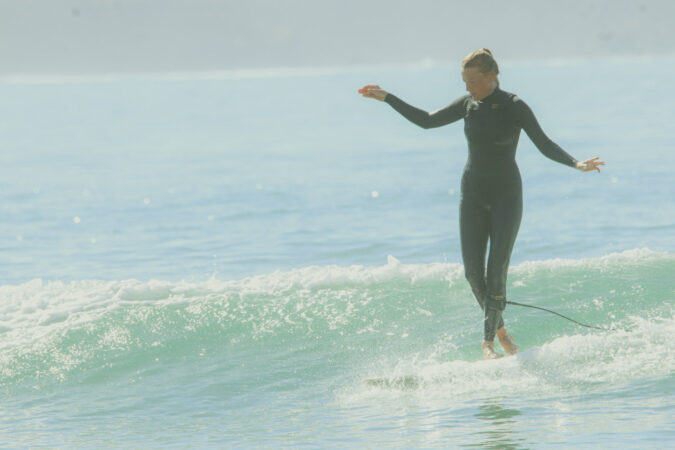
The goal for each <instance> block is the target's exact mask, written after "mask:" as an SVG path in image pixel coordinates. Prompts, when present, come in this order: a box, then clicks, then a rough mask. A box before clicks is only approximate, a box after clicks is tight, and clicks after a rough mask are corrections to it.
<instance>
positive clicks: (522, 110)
mask: <svg viewBox="0 0 675 450" xmlns="http://www.w3.org/2000/svg"><path fill="white" fill-rule="evenodd" d="M514 104H515V107H516V114H517V115H518V122H519V125H520V127H521V128H522V129H523V130H525V133H527V135H528V136H529V137H530V139H531V140H532V142H533V143H534V145H535V146H536V147H537V148H538V149H539V151H540V152H541V153H542V154H544V156H546V157H547V158H550V159H552V160H553V161H557V162H559V163H561V164H565V165H566V166H570V167H574V168H575V169H579V170H581V171H582V172H590V171H592V170H597V171H598V172H600V167H599V166H604V165H605V163H604V162H603V161H599V159H600V158H599V157H598V156H596V157H595V158H591V159H587V160H585V161H577V160H576V159H574V158H573V157H572V156H571V155H570V154H569V153H567V152H566V151H565V150H563V149H562V148H560V146H559V145H558V144H556V143H555V142H553V141H552V140H551V139H550V138H549V137H548V136H546V133H544V130H542V129H541V126H539V122H537V118H536V117H535V116H534V113H533V112H532V110H531V109H530V107H529V106H527V103H525V102H524V101H523V100H521V99H520V98H518V97H515V98H514Z"/></svg>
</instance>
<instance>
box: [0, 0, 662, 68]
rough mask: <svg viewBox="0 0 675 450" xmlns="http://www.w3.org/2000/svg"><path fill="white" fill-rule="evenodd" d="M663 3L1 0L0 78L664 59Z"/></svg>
mask: <svg viewBox="0 0 675 450" xmlns="http://www.w3.org/2000/svg"><path fill="white" fill-rule="evenodd" d="M674 20H675V1H673V0H652V1H650V0H642V1H640V0H596V1H594V0H567V1H558V2H551V1H546V0H510V1H504V0H481V1H480V2H472V1H465V0H464V1H455V0H445V1H442V0H415V1H400V0H67V1H65V0H0V74H5V75H7V74H86V73H94V74H100V73H119V72H148V71H192V70H195V71H205V70H227V69H242V68H262V67H290V66H340V65H345V64H368V63H375V64H380V63H401V62H419V61H422V60H425V59H432V60H437V61H458V60H460V59H461V58H462V57H463V56H464V55H466V54H467V53H468V52H469V51H471V50H473V49H475V48H479V47H489V48H491V49H492V50H493V52H494V53H495V55H496V56H497V57H498V59H501V60H503V59H528V58H589V57H593V56H595V55H600V56H612V55H644V54H658V53H667V54H673V53H675V31H674V30H673V28H675V27H673V21H674Z"/></svg>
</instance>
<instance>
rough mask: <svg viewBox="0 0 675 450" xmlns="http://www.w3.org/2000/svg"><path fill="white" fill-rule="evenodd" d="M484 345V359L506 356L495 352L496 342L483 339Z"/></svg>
mask: <svg viewBox="0 0 675 450" xmlns="http://www.w3.org/2000/svg"><path fill="white" fill-rule="evenodd" d="M482 347H483V359H497V358H501V357H502V356H504V355H500V354H499V353H497V352H495V344H494V342H489V341H483V345H482Z"/></svg>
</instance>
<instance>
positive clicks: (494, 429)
mask: <svg viewBox="0 0 675 450" xmlns="http://www.w3.org/2000/svg"><path fill="white" fill-rule="evenodd" d="M520 414H521V413H520V411H518V410H517V409H507V408H503V407H502V406H501V405H500V404H498V403H497V402H495V401H489V400H488V401H485V402H484V403H483V404H482V405H480V406H479V407H478V411H477V412H476V413H475V414H474V417H476V418H477V419H478V424H479V425H484V429H483V430H481V431H478V432H476V433H473V436H474V437H475V438H476V441H475V443H473V444H467V445H463V446H462V447H466V448H491V449H520V448H527V447H526V446H524V445H525V439H522V438H519V437H518V434H517V429H516V426H517V420H516V419H515V418H516V417H518V416H520Z"/></svg>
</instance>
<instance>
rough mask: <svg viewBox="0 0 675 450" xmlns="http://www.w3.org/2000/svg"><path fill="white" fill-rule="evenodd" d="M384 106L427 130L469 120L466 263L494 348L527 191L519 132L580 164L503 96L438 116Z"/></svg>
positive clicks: (464, 101) (558, 157)
mask: <svg viewBox="0 0 675 450" xmlns="http://www.w3.org/2000/svg"><path fill="white" fill-rule="evenodd" d="M385 101H386V102H387V103H388V104H389V105H391V106H392V107H393V108H394V109H395V110H396V111H398V112H399V113H401V114H402V115H403V116H404V117H405V118H407V119H408V120H410V121H411V122H413V123H415V124H416V125H419V126H420V127H422V128H436V127H440V126H443V125H447V124H449V123H452V122H455V121H457V120H459V119H464V133H465V135H466V139H467V141H468V143H469V158H468V159H467V162H466V166H465V167H464V174H463V175H462V191H461V192H462V196H461V201H460V207H459V208H460V212H459V222H460V224H459V225H460V237H461V241H462V259H463V260H464V271H465V274H466V278H467V280H468V281H469V284H470V285H471V289H472V290H473V293H474V295H475V296H476V300H478V303H479V304H480V306H481V308H482V309H483V310H484V311H485V326H484V339H485V340H486V341H493V340H494V337H495V332H496V330H497V329H499V328H501V327H502V326H504V321H503V320H502V311H503V310H504V308H505V307H506V275H507V272H508V267H509V259H510V258H511V250H512V249H513V244H514V242H515V240H516V236H517V234H518V228H519V227H520V219H521V217H522V211H523V194H522V183H521V179H520V172H519V171H518V166H517V165H516V147H517V145H518V138H519V137H520V130H521V129H524V130H525V132H526V133H527V135H528V136H529V137H530V139H532V142H534V144H535V145H536V146H537V148H538V149H539V151H541V152H542V153H543V154H544V155H546V156H547V157H548V158H550V159H552V160H554V161H557V162H559V163H562V164H565V165H568V166H570V167H575V165H576V163H577V161H576V160H575V159H574V158H572V157H571V156H570V155H569V154H567V153H566V152H565V151H564V150H563V149H562V148H560V147H559V146H558V145H557V144H556V143H555V142H553V141H551V140H550V139H549V138H548V137H547V136H546V134H544V132H543V130H542V129H541V127H540V126H539V123H538V122H537V119H536V118H535V116H534V114H533V113H532V110H531V109H530V108H529V107H528V106H527V104H526V103H525V102H524V101H522V100H521V99H520V98H518V97H517V96H516V95H514V94H510V93H508V92H505V91H502V90H500V89H499V88H497V89H495V90H494V91H493V92H492V93H491V94H490V95H489V96H488V97H486V98H484V99H483V100H480V101H475V100H474V99H473V98H472V97H471V96H470V95H465V96H463V97H460V98H458V99H457V100H455V101H454V102H452V103H451V104H450V105H448V106H447V107H445V108H442V109H439V110H438V111H435V112H433V113H428V112H426V111H422V110H420V109H417V108H415V107H413V106H411V105H409V104H407V103H405V102H404V101H402V100H401V99H399V98H398V97H396V96H394V95H392V94H387V96H386V98H385ZM488 239H489V241H490V253H489V256H488V261H487V274H486V270H485V254H486V251H487V243H488Z"/></svg>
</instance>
